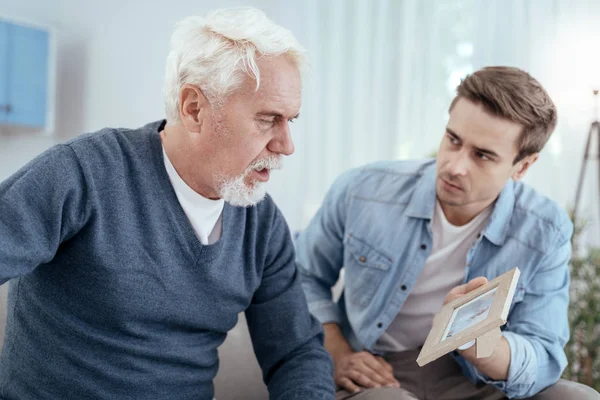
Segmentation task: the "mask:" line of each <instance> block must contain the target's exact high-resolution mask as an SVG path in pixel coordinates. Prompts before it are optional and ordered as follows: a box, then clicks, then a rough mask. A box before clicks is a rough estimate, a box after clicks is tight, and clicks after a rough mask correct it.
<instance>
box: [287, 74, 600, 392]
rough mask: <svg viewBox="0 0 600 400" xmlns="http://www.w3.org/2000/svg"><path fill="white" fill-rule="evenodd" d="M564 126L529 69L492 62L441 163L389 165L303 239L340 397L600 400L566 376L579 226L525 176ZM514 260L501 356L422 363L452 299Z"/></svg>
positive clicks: (360, 172)
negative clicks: (335, 290)
mask: <svg viewBox="0 0 600 400" xmlns="http://www.w3.org/2000/svg"><path fill="white" fill-rule="evenodd" d="M556 118H557V117H556V109H555V106H554V104H553V103H552V100H551V99H550V97H549V96H548V94H547V93H546V91H545V90H544V89H543V88H542V86H541V85H540V84H539V83H538V82H537V81H536V80H535V79H533V78H532V77H531V76H530V75H529V74H527V73H525V72H523V71H521V70H518V69H515V68H507V67H491V68H485V69H482V70H480V71H477V72H475V73H473V74H472V75H470V76H468V77H467V78H466V79H465V80H464V81H463V82H462V83H461V84H460V86H459V87H458V93H457V96H456V98H455V99H454V101H453V102H452V104H451V105H450V119H449V122H448V125H447V128H446V132H445V133H444V135H443V137H442V141H441V144H440V147H439V151H438V154H437V160H435V161H395V162H381V163H376V164H373V165H369V166H366V167H363V168H358V169H355V170H352V171H350V172H348V173H346V174H344V175H342V176H341V177H340V178H339V179H338V180H337V181H336V183H335V184H334V185H333V187H332V188H331V190H330V192H329V193H328V195H327V197H326V199H325V201H324V204H323V206H322V208H321V209H320V210H319V212H318V213H317V215H316V216H315V217H314V219H313V220H312V221H311V223H310V224H309V227H308V228H307V229H306V231H305V232H303V234H302V235H301V236H300V237H299V239H298V243H297V265H298V267H299V269H300V271H301V275H302V282H303V288H304V291H305V294H306V296H307V299H308V303H309V309H310V310H311V312H312V313H313V314H314V315H315V316H316V317H317V318H318V319H319V320H320V321H321V323H323V324H324V327H325V347H326V348H327V350H329V352H330V353H331V355H332V357H333V360H334V369H335V381H336V383H337V385H338V387H339V388H340V390H339V391H338V392H337V397H336V398H337V399H345V398H349V397H352V399H353V400H354V399H356V400H358V399H422V400H423V399H475V398H477V399H487V400H491V399H500V398H505V397H511V398H512V397H531V396H535V395H536V394H537V393H539V392H541V393H540V394H539V395H537V396H536V397H535V398H536V399H556V400H558V399H566V398H569V399H571V398H573V399H575V398H577V399H583V398H586V399H587V398H589V399H592V398H594V399H597V398H599V396H598V394H597V393H595V392H594V391H593V390H591V389H589V388H587V387H584V386H582V385H577V384H573V383H567V382H565V381H558V379H559V377H560V375H561V373H562V371H563V369H564V367H565V365H566V357H565V354H564V352H563V346H564V345H565V343H566V342H567V340H568V337H569V329H568V321H567V306H568V301H569V293H568V285H569V270H568V262H569V258H570V255H571V245H570V238H571V234H572V224H571V222H570V220H569V218H568V216H567V214H566V213H565V212H564V211H563V210H562V209H561V207H559V206H558V205H556V204H555V203H553V202H551V201H550V200H548V199H547V198H545V197H543V196H542V195H540V194H538V193H536V192H535V191H534V190H533V189H532V188H530V187H528V186H527V185H525V184H523V183H520V182H519V180H520V179H521V178H522V177H523V176H524V175H525V173H526V172H527V170H528V168H529V167H530V166H531V165H532V164H533V163H534V162H535V161H536V160H537V158H538V155H539V152H540V151H541V150H542V148H543V147H544V144H545V143H546V141H547V140H548V138H549V136H550V134H551V133H552V131H553V130H554V128H555V126H556ZM515 266H518V267H519V268H520V269H521V278H520V281H519V283H518V287H517V289H516V293H515V296H514V300H513V302H514V304H513V306H512V308H511V311H510V314H509V317H508V323H507V324H506V325H505V326H504V327H503V337H502V339H501V341H500V344H499V345H498V346H497V348H496V349H495V351H494V353H493V354H492V355H491V356H490V357H489V358H483V359H477V358H476V357H475V352H474V350H475V348H474V347H471V348H470V349H467V350H464V351H458V352H457V353H456V354H452V355H447V356H445V357H442V358H440V359H438V360H437V361H435V362H433V363H431V364H428V365H427V366H425V367H424V368H419V367H418V365H417V364H416V362H415V360H416V358H417V355H418V353H419V350H420V347H421V346H422V345H423V343H424V342H425V339H426V337H427V334H428V333H429V330H430V329H431V326H432V319H433V316H434V315H435V314H436V313H437V312H438V311H439V310H440V308H441V306H442V304H443V303H444V302H447V301H450V300H452V299H453V298H455V297H456V296H459V295H461V294H464V293H467V292H468V291H470V290H473V289H474V288H476V287H479V286H480V285H482V284H484V283H485V282H487V280H491V279H493V278H495V277H497V276H499V275H501V274H502V273H504V272H506V271H508V270H510V269H512V268H514V267H515ZM342 267H343V268H344V270H345V277H344V285H345V286H344V291H343V294H342V296H341V298H340V300H339V301H338V302H337V303H335V302H333V301H332V297H331V287H332V286H333V285H334V284H335V283H336V281H337V280H338V276H339V272H340V269H341V268H342ZM467 282H468V283H467ZM557 381H558V384H556V382H557ZM546 388H548V389H546ZM544 389H545V390H544ZM357 392H359V394H356V393H357Z"/></svg>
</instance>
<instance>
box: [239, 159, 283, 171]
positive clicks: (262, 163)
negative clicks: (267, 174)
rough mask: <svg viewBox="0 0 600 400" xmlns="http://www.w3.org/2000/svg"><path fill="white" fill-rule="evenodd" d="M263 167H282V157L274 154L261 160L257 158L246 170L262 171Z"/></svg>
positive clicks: (270, 168)
mask: <svg viewBox="0 0 600 400" xmlns="http://www.w3.org/2000/svg"><path fill="white" fill-rule="evenodd" d="M262 169H269V170H274V169H281V157H277V156H273V157H266V158H261V159H260V160H256V161H254V162H252V164H250V166H249V167H248V168H247V169H246V171H248V172H250V171H252V170H255V171H260V170H262Z"/></svg>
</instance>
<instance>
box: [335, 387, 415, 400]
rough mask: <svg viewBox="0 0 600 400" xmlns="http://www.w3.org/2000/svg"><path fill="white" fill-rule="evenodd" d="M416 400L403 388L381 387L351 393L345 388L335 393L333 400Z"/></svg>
mask: <svg viewBox="0 0 600 400" xmlns="http://www.w3.org/2000/svg"><path fill="white" fill-rule="evenodd" d="M346 399H348V400H418V397H417V396H415V395H414V394H412V393H411V392H409V391H408V390H406V389H403V388H392V387H382V388H376V389H363V390H362V391H361V392H360V393H357V394H353V393H350V392H347V391H345V390H341V391H339V392H337V393H336V395H335V400H346Z"/></svg>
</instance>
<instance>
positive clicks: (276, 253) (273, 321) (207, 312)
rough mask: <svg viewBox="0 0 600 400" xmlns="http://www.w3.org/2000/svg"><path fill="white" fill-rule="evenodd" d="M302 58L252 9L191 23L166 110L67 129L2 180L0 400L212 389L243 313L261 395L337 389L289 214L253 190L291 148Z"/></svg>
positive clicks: (179, 394)
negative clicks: (132, 121)
mask: <svg viewBox="0 0 600 400" xmlns="http://www.w3.org/2000/svg"><path fill="white" fill-rule="evenodd" d="M302 59H303V50H302V48H301V47H300V46H299V44H298V43H297V42H296V39H295V38H294V37H293V35H292V34H291V33H290V32H289V31H287V30H285V29H283V28H281V27H279V26H277V25H275V24H274V23H273V22H271V21H270V20H269V19H267V17H266V16H265V15H264V14H263V13H262V12H259V11H258V10H253V9H247V8H245V9H233V10H221V11H217V12H214V13H211V14H210V15H208V16H207V17H206V18H188V19H186V20H184V21H182V22H181V23H180V24H179V25H178V26H177V28H176V30H175V33H174V34H173V38H172V46H171V52H170V54H169V57H168V61H167V74H166V83H165V92H166V112H167V120H166V121H158V122H154V123H150V124H148V125H146V126H144V127H142V128H140V129H135V130H125V129H105V130H102V131H100V132H97V133H93V134H89V135H84V136H81V137H78V138H76V139H73V140H71V141H70V142H68V143H66V144H64V145H59V146H56V147H54V148H52V149H50V150H48V151H47V152H45V153H44V154H42V155H41V156H39V157H38V158H36V159H35V160H33V161H32V162H31V163H29V164H28V165H27V166H25V167H24V168H23V169H21V170H20V171H19V172H17V173H16V174H15V175H14V176H12V177H10V178H9V179H8V180H7V181H5V182H4V183H2V184H1V185H0V210H1V212H0V282H1V283H4V282H6V281H7V280H9V279H11V278H12V280H11V288H10V289H11V291H10V294H9V306H8V323H7V330H6V339H5V342H4V350H3V353H2V359H1V361H0V398H3V399H20V400H28V399H31V400H34V399H35V400H37V399H57V400H59V399H60V400H63V399H110V400H114V399H167V398H169V399H178V400H185V399H212V396H213V393H214V390H213V383H212V381H213V378H214V377H215V374H216V373H217V369H218V365H219V360H218V354H217V347H218V346H219V345H220V344H221V343H223V340H224V339H225V336H226V334H227V332H228V331H229V330H230V329H232V328H233V327H234V326H235V324H236V322H237V317H238V313H240V312H242V311H245V313H246V319H247V321H248V325H249V329H250V333H251V336H252V341H253V346H254V350H255V353H256V355H257V358H258V361H259V363H260V365H261V367H262V369H263V372H264V380H265V382H266V383H267V386H268V388H269V392H270V396H271V398H273V399H333V397H334V385H333V379H332V376H333V368H332V365H331V359H330V357H329V354H328V353H327V352H326V351H325V349H323V345H322V340H323V332H322V328H321V325H320V324H319V323H318V322H317V321H316V320H315V319H314V318H312V317H311V315H310V313H309V312H308V309H307V307H306V301H305V299H304V295H303V292H302V289H301V286H300V281H299V279H298V278H297V274H296V268H295V265H294V249H293V244H292V242H291V238H290V234H289V231H288V228H287V225H286V223H285V221H284V219H283V217H282V215H281V213H280V212H279V210H278V209H277V207H276V206H275V204H274V203H273V201H272V200H271V199H270V198H269V197H267V198H266V199H265V200H263V201H261V200H262V199H263V198H264V196H265V190H264V187H263V183H264V182H265V181H267V180H268V179H269V174H270V172H271V170H273V169H277V168H279V167H280V159H281V158H282V157H283V156H287V155H290V154H292V153H293V151H294V146H293V143H292V140H291V137H290V131H289V122H290V121H291V120H293V119H294V118H295V117H296V116H297V115H298V111H299V109H300V102H301V79H300V72H299V68H300V67H301V64H302ZM241 368H243V366H241ZM232 384H235V382H232Z"/></svg>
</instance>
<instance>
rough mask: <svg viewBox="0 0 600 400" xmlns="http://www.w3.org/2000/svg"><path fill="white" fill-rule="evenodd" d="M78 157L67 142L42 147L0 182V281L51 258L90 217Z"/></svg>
mask: <svg viewBox="0 0 600 400" xmlns="http://www.w3.org/2000/svg"><path fill="white" fill-rule="evenodd" d="M86 194H87V191H86V184H85V180H84V176H83V171H82V170H81V166H80V165H79V160H78V159H77V156H76V155H75V153H74V152H73V150H72V149H71V148H70V147H69V146H67V145H57V146H54V147H52V148H50V149H49V150H47V151H45V152H44V153H42V154H41V155H39V156H37V157H36V158H35V159H33V160H32V161H30V162H29V163H28V164H27V165H25V166H24V167H23V168H21V169H20V170H19V171H17V172H16V173H15V174H14V175H12V176H10V177H9V178H8V179H6V180H5V181H4V182H2V183H0V284H3V283H4V282H6V281H8V280H9V279H11V278H16V277H19V276H23V275H26V274H28V273H30V272H32V271H33V270H34V269H35V268H37V267H38V266H39V265H41V264H43V263H46V262H48V261H50V260H52V258H53V257H54V255H55V253H56V251H57V250H58V247H59V246H60V244H61V243H62V242H63V241H65V240H66V239H68V238H70V237H72V236H73V235H75V233H77V232H78V231H79V230H80V229H81V227H82V226H83V225H84V224H85V222H86V220H87V218H88V217H89V207H88V206H87V201H86V197H87V196H86Z"/></svg>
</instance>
